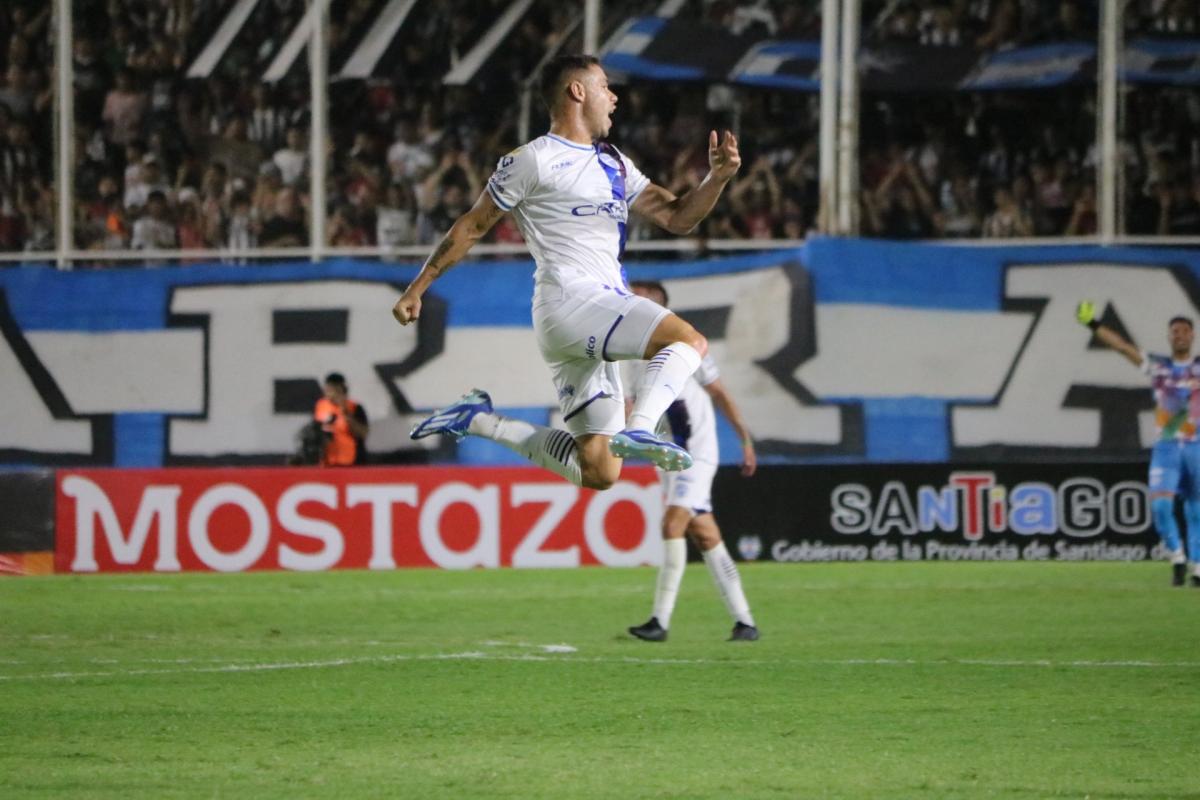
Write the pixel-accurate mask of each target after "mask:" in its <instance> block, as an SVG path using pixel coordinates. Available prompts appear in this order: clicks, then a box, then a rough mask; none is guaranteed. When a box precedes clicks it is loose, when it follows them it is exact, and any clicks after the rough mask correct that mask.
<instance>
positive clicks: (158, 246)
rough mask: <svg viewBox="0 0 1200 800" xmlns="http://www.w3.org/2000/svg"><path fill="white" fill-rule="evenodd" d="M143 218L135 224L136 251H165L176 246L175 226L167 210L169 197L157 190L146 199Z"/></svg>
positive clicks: (134, 241)
mask: <svg viewBox="0 0 1200 800" xmlns="http://www.w3.org/2000/svg"><path fill="white" fill-rule="evenodd" d="M145 205H146V207H145V209H144V211H143V213H142V216H141V217H140V218H139V219H138V220H137V222H135V223H133V239H132V241H131V242H130V244H131V246H132V247H133V249H134V250H165V249H167V248H172V247H175V246H176V243H177V241H178V240H177V239H176V237H175V225H174V224H173V223H172V222H171V220H170V218H169V215H168V210H167V197H166V195H164V194H163V193H162V192H161V191H159V190H157V189H155V190H153V191H151V192H150V194H149V195H148V196H147V198H146V204H145Z"/></svg>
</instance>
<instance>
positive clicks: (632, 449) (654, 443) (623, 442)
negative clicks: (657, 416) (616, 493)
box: [608, 429, 692, 472]
mask: <svg viewBox="0 0 1200 800" xmlns="http://www.w3.org/2000/svg"><path fill="white" fill-rule="evenodd" d="M608 449H609V451H610V452H611V453H612V454H613V455H614V456H617V457H618V458H644V459H646V460H647V461H649V462H651V463H652V464H654V466H656V467H658V468H659V469H663V470H666V471H667V472H682V471H683V470H685V469H688V468H689V467H691V466H692V454H691V453H689V452H688V451H687V450H684V449H683V448H682V447H680V446H679V445H677V444H675V443H674V442H671V441H668V440H666V439H660V438H658V437H657V436H655V435H654V434H652V433H650V431H642V430H636V429H634V430H623V431H621V432H620V433H618V434H617V435H616V436H614V437H612V440H611V441H609V443H608Z"/></svg>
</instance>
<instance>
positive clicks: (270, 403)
mask: <svg viewBox="0 0 1200 800" xmlns="http://www.w3.org/2000/svg"><path fill="white" fill-rule="evenodd" d="M415 271H416V267H415V266H414V265H403V266H395V265H387V264H379V263H372V262H354V261H336V262H331V263H325V264H277V265H266V266H231V265H206V266H205V265H200V266H187V267H175V268H157V269H146V268H130V269H119V270H104V271H101V270H97V271H76V272H59V271H56V270H51V269H45V268H39V267H21V268H13V269H7V270H3V271H0V376H3V380H2V381H0V402H2V403H3V405H4V408H5V411H6V413H5V414H4V415H3V416H0V463H8V464H75V465H84V464H92V465H116V466H149V467H157V466H163V465H172V464H211V463H274V464H278V463H281V462H282V460H283V459H284V457H285V456H286V455H287V454H289V453H290V452H292V451H293V450H294V448H295V446H296V442H295V435H296V432H297V431H298V430H299V429H300V427H301V426H302V425H303V424H304V423H305V421H306V420H307V419H308V418H309V415H310V414H311V412H312V407H313V402H314V400H315V399H316V397H317V395H318V392H319V390H320V381H321V378H322V376H324V375H325V374H326V373H328V372H331V371H335V370H336V371H339V372H342V373H344V374H345V375H346V376H347V378H348V380H349V384H350V392H351V395H352V396H353V397H355V398H357V399H358V400H359V401H361V402H362V403H363V405H364V406H365V407H366V409H367V412H368V414H369V416H370V419H371V433H370V438H369V442H368V444H369V446H370V451H371V453H372V454H373V455H374V456H376V457H377V458H378V459H380V460H384V461H405V460H407V461H421V462H424V461H430V460H437V461H453V462H455V463H462V464H491V465H498V464H509V463H520V462H519V460H518V457H517V456H515V455H513V454H511V453H509V451H507V450H505V449H504V448H502V447H499V446H496V445H495V444H493V443H491V442H488V441H484V440H477V439H473V438H468V439H466V440H465V441H463V442H462V443H460V444H457V445H455V444H453V443H449V442H438V441H437V437H434V438H433V439H430V440H423V441H422V442H419V443H418V442H412V441H411V440H409V438H408V436H407V432H408V429H409V427H410V425H411V423H412V422H413V421H414V419H415V417H416V415H418V414H420V413H421V412H422V411H423V410H427V409H431V408H435V407H438V406H441V405H445V404H447V403H448V402H450V401H453V400H454V399H456V398H457V397H458V396H459V395H461V394H462V393H463V392H465V391H466V390H468V389H470V388H472V387H475V386H478V387H481V388H484V389H486V390H488V391H489V392H491V394H492V397H493V398H494V400H495V402H496V404H497V406H498V407H499V408H500V409H502V410H503V411H504V412H505V413H508V414H511V415H514V416H519V417H522V418H524V419H528V420H531V421H534V422H539V423H543V424H545V423H549V424H556V423H558V422H559V412H558V410H557V401H556V397H555V394H554V389H553V385H552V384H551V382H550V375H549V372H548V370H547V368H546V367H545V365H544V364H543V362H542V358H541V356H540V354H539V352H538V348H537V343H536V341H535V340H534V335H533V331H532V328H531V323H530V312H529V300H530V296H531V294H532V272H533V267H532V264H531V263H530V262H528V261H506V262H487V263H469V264H463V265H461V266H459V267H457V268H456V269H455V270H453V271H451V272H450V273H448V274H447V275H446V276H445V277H444V278H442V279H441V280H439V281H438V283H437V284H435V285H434V288H433V290H432V291H431V293H430V294H429V295H428V296H427V299H426V303H425V306H424V309H423V314H422V317H421V322H420V324H419V325H417V326H410V327H407V328H402V327H400V326H399V325H397V324H396V323H395V322H394V320H393V319H392V317H391V313H390V309H391V306H392V304H393V303H394V301H395V300H396V298H397V297H398V296H399V293H400V291H401V287H402V286H404V285H405V284H406V283H407V281H408V280H410V279H411V278H412V276H413V275H414V274H415ZM630 274H631V277H634V278H636V277H654V278H660V279H662V280H664V281H665V282H666V285H667V288H668V289H669V291H670V294H671V300H672V304H673V306H674V309H675V310H676V311H677V312H678V313H679V314H681V315H682V316H684V317H685V318H687V319H689V320H691V321H692V322H693V323H694V324H695V325H696V326H697V327H698V328H699V329H700V330H701V331H702V332H703V333H704V334H705V335H706V336H707V337H708V339H709V342H710V345H711V352H712V353H713V355H714V357H715V358H716V360H717V363H718V364H719V366H720V368H721V373H722V376H723V379H724V381H725V383H726V385H727V386H728V387H729V389H730V391H731V392H732V394H733V396H734V397H735V398H736V400H737V401H738V403H739V404H740V406H741V408H742V410H743V413H744V415H745V417H746V419H747V420H748V422H749V425H750V428H751V430H752V431H753V432H754V434H755V437H756V439H757V440H758V443H759V449H760V451H761V453H762V454H763V456H764V458H766V459H767V460H768V461H776V462H782V463H831V462H845V463H863V462H870V463H897V462H900V463H906V462H907V463H911V462H935V463H1012V462H1035V463H1036V462H1071V463H1077V462H1081V461H1083V462H1099V461H1139V460H1141V459H1143V458H1144V457H1145V452H1146V448H1148V447H1149V446H1150V444H1151V443H1152V442H1153V439H1154V436H1155V434H1154V423H1153V419H1152V415H1151V413H1150V408H1151V396H1150V392H1149V390H1148V385H1147V382H1146V378H1145V377H1144V376H1143V375H1142V374H1141V372H1139V371H1138V370H1137V369H1136V368H1134V367H1132V366H1131V365H1130V364H1129V363H1127V362H1126V361H1125V360H1124V359H1123V358H1121V357H1120V356H1117V355H1116V354H1114V353H1113V352H1112V351H1110V350H1107V349H1105V348H1103V347H1102V346H1100V345H1099V343H1098V342H1096V341H1093V339H1092V336H1091V333H1090V332H1089V331H1088V330H1087V329H1086V328H1082V327H1080V326H1079V325H1078V324H1077V323H1076V322H1075V320H1074V316H1073V309H1074V307H1075V304H1076V303H1077V302H1078V301H1079V300H1080V299H1082V298H1090V299H1092V300H1094V301H1096V302H1097V303H1098V304H1099V306H1100V308H1102V309H1103V310H1104V312H1103V313H1104V318H1105V321H1106V322H1108V323H1109V324H1110V325H1112V326H1113V327H1115V328H1118V329H1120V330H1123V331H1124V332H1125V333H1126V334H1127V335H1128V336H1129V337H1130V338H1131V339H1132V340H1133V341H1135V342H1136V343H1137V344H1138V345H1139V346H1142V347H1144V348H1147V349H1150V350H1156V349H1162V348H1163V347H1165V346H1166V334H1165V332H1166V324H1167V320H1168V319H1169V318H1170V317H1172V316H1173V315H1175V314H1180V313H1183V314H1189V315H1192V316H1196V317H1200V291H1198V290H1197V288H1198V283H1197V280H1198V278H1200V253H1198V252H1196V251H1191V250H1165V249H1151V248H1141V249H1139V248H1102V247H1080V246H1063V247H1052V246H1042V247H1024V248H1011V247H975V246H951V245H910V244H894V243H882V242H864V241H851V240H835V239H818V240H814V241H812V242H810V243H809V244H807V245H806V246H805V247H803V248H801V249H797V250H789V251H780V252H771V253H765V254H757V255H752V256H741V257H731V258H725V259H711V260H704V261H695V262H671V263H654V264H631V265H630ZM720 434H721V444H722V451H723V453H724V454H725V457H726V458H727V459H732V458H734V457H736V455H737V454H738V452H739V447H738V444H737V440H736V437H734V435H733V432H732V431H731V430H730V429H729V428H727V427H724V426H723V427H722V428H721V429H720Z"/></svg>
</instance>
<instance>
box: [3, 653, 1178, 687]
mask: <svg viewBox="0 0 1200 800" xmlns="http://www.w3.org/2000/svg"><path fill="white" fill-rule="evenodd" d="M405 661H533V662H540V663H555V664H635V665H641V664H662V665H672V666H674V665H678V666H715V667H738V666H743V665H760V666H761V665H767V666H801V667H804V666H808V667H811V666H828V667H854V666H868V667H870V666H878V667H960V666H972V667H1001V668H1035V669H1047V668H1049V669H1197V668H1200V661H1140V660H1138V661H1053V660H1044V659H1036V660H1028V661H1022V660H1009V659H982V658H980V659H971V658H963V659H932V660H920V659H897V658H848V659H825V660H822V659H812V660H801V659H729V660H725V659H712V658H637V657H634V656H628V657H593V658H588V657H579V656H568V657H554V656H551V655H533V654H519V655H504V654H499V653H484V652H479V651H465V652H461V653H434V654H407V655H404V654H397V655H383V656H351V657H346V658H332V659H326V660H320V661H281V662H275V663H227V664H214V665H212V666H182V667H178V668H173V669H161V668H156V669H118V670H106V671H94V672H42V673H31V674H28V675H0V681H39V680H74V679H77V678H119V677H134V676H142V675H187V674H210V673H239V672H273V671H280V670H294V669H334V668H337V667H349V666H357V665H361V664H394V663H400V662H405Z"/></svg>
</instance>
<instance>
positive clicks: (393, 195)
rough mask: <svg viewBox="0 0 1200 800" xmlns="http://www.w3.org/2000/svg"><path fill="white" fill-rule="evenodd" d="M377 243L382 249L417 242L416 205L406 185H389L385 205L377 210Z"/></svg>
mask: <svg viewBox="0 0 1200 800" xmlns="http://www.w3.org/2000/svg"><path fill="white" fill-rule="evenodd" d="M375 242H376V244H378V245H379V246H380V247H403V246H405V245H411V244H416V242H417V219H416V204H415V203H414V202H413V197H412V191H411V190H410V189H409V188H408V187H407V185H405V184H404V183H395V182H393V183H389V184H388V186H387V190H386V194H385V195H384V203H383V205H382V206H380V207H379V208H377V209H376V210H375Z"/></svg>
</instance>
